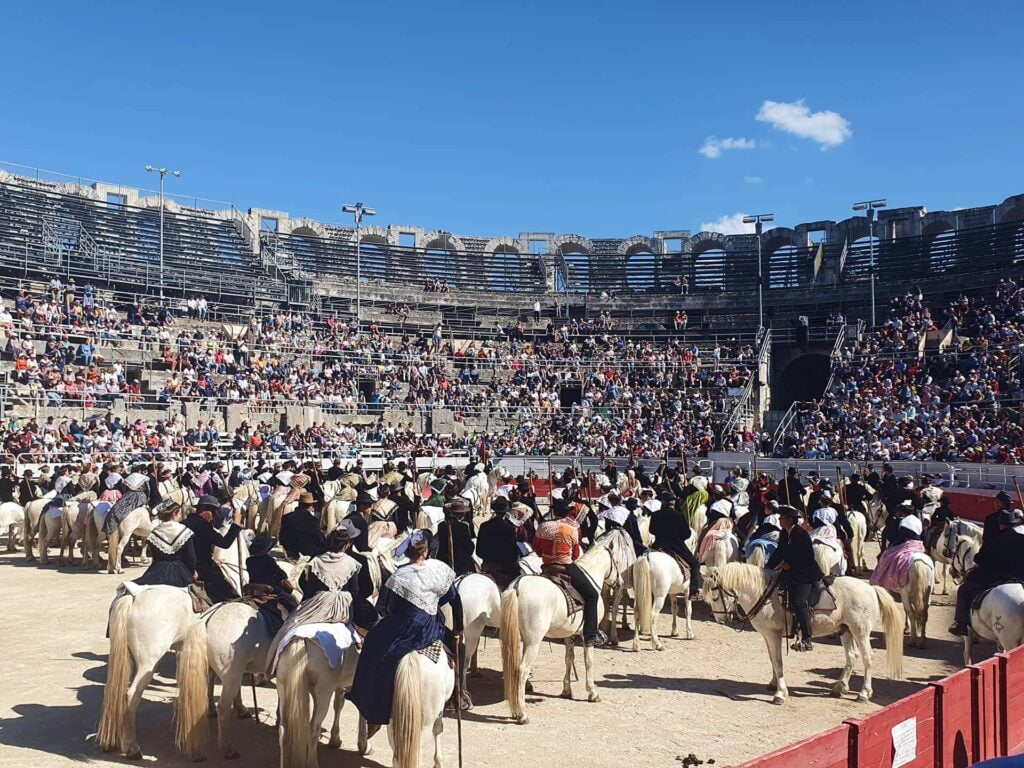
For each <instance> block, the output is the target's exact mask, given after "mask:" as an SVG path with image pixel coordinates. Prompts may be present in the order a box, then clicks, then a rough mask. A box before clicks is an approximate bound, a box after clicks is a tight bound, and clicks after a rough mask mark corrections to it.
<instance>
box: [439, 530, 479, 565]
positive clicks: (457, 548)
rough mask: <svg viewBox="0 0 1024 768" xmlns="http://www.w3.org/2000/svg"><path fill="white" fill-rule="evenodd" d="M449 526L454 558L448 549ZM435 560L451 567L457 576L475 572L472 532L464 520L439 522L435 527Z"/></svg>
mask: <svg viewBox="0 0 1024 768" xmlns="http://www.w3.org/2000/svg"><path fill="white" fill-rule="evenodd" d="M449 526H451V540H452V549H453V550H454V556H453V555H452V554H451V553H450V552H449V549H448V529H449ZM437 559H438V560H440V561H441V562H442V563H447V564H448V565H451V566H452V570H454V571H455V574H456V575H457V576H462V575H463V574H465V573H473V572H474V571H476V561H474V560H473V530H472V528H470V527H469V523H467V522H466V521H464V520H454V521H453V520H442V521H441V524H440V525H438V526H437ZM453 563H454V565H453Z"/></svg>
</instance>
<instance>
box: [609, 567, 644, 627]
mask: <svg viewBox="0 0 1024 768" xmlns="http://www.w3.org/2000/svg"><path fill="white" fill-rule="evenodd" d="M633 576H634V579H633V581H634V583H633V588H634V589H635V590H636V631H637V634H645V635H649V634H651V609H652V607H653V605H654V594H653V589H652V587H651V560H650V555H648V556H646V557H641V558H638V559H637V561H636V565H635V566H634V570H633ZM612 620H613V621H614V620H615V618H614V617H612Z"/></svg>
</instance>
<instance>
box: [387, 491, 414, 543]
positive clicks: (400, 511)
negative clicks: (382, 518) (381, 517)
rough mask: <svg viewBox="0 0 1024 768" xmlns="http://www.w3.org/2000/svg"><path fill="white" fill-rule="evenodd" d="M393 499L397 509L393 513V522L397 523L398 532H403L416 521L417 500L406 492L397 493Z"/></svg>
mask: <svg viewBox="0 0 1024 768" xmlns="http://www.w3.org/2000/svg"><path fill="white" fill-rule="evenodd" d="M392 501H394V502H395V511H394V512H393V513H392V515H391V522H393V523H394V524H395V528H397V529H398V533H403V532H404V531H405V530H406V529H408V527H409V526H410V525H412V524H413V523H415V522H416V502H414V501H412V500H411V499H410V498H409V497H408V496H406V495H405V494H404V493H399V494H397V495H396V496H395V497H394V498H393V499H392Z"/></svg>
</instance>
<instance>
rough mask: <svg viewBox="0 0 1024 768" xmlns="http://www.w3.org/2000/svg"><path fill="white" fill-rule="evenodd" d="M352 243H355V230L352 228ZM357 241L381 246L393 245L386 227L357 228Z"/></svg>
mask: <svg viewBox="0 0 1024 768" xmlns="http://www.w3.org/2000/svg"><path fill="white" fill-rule="evenodd" d="M350 237H351V239H352V242H353V243H354V242H355V241H356V230H355V227H353V228H352V234H351V235H350ZM359 239H360V240H362V241H364V242H367V243H380V244H381V245H395V243H394V242H393V241H392V239H391V230H390V229H388V228H387V227H378V226H376V225H373V226H369V227H367V226H364V225H360V226H359Z"/></svg>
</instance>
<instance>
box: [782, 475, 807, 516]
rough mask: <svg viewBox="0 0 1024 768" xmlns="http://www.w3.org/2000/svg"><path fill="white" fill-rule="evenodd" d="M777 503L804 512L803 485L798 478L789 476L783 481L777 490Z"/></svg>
mask: <svg viewBox="0 0 1024 768" xmlns="http://www.w3.org/2000/svg"><path fill="white" fill-rule="evenodd" d="M787 489H788V490H787ZM779 503H780V504H788V505H789V506H791V507H794V508H796V509H799V510H800V511H801V512H803V511H804V484H803V483H801V482H800V478H799V477H792V476H789V477H787V478H786V479H785V480H783V482H782V487H781V488H779Z"/></svg>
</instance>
